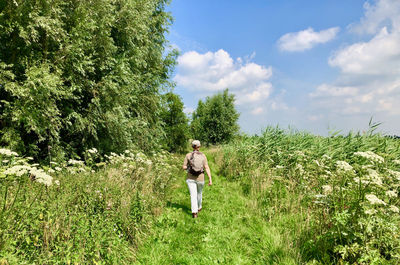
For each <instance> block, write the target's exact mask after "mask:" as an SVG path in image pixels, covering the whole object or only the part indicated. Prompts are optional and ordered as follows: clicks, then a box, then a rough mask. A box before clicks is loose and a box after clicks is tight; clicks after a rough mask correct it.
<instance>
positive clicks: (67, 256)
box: [0, 148, 177, 264]
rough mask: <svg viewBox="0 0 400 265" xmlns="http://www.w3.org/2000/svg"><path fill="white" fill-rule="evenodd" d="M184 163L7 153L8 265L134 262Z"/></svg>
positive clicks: (128, 155) (2, 257) (4, 251)
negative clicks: (39, 160)
mask: <svg viewBox="0 0 400 265" xmlns="http://www.w3.org/2000/svg"><path fill="white" fill-rule="evenodd" d="M175 161H176V158H175V157H174V156H173V155H170V154H168V153H166V152H161V151H160V152H158V153H152V154H147V155H145V154H144V153H142V152H139V151H130V150H126V151H125V152H124V153H123V154H115V153H111V154H110V155H109V156H105V157H99V155H98V152H97V150H96V149H94V148H92V149H89V150H88V151H87V152H86V155H85V159H84V160H77V159H70V160H68V161H65V162H63V163H57V162H50V164H49V165H47V166H43V165H42V166H41V165H39V164H35V163H32V158H29V157H21V156H19V155H18V154H17V153H16V152H13V151H11V150H9V149H5V148H2V149H0V163H1V167H0V183H1V199H0V205H1V208H0V218H1V221H0V264H132V263H133V262H134V260H135V258H134V257H135V250H136V248H137V246H138V244H140V240H142V239H143V238H144V235H145V234H146V231H147V230H148V229H149V227H151V224H152V222H153V221H154V216H158V215H159V214H160V212H161V210H160V209H161V207H162V206H163V205H164V202H163V201H164V200H163V198H164V196H165V191H166V187H167V186H168V183H169V181H170V179H171V176H173V175H174V174H175V175H176V169H177V168H176V166H175V164H176V163H175Z"/></svg>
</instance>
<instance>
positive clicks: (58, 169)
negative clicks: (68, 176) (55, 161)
mask: <svg viewBox="0 0 400 265" xmlns="http://www.w3.org/2000/svg"><path fill="white" fill-rule="evenodd" d="M54 169H55V170H56V171H61V170H62V168H61V167H55V168H54Z"/></svg>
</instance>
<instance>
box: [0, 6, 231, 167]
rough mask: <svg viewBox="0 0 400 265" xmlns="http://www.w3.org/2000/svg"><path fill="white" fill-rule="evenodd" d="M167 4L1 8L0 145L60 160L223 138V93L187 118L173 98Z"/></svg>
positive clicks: (178, 147) (227, 112)
mask: <svg viewBox="0 0 400 265" xmlns="http://www.w3.org/2000/svg"><path fill="white" fill-rule="evenodd" d="M167 2H168V1H167V0H140V1H139V0H98V1H63V0H39V1H38V0H5V1H1V2H0V145H7V146H9V147H11V148H12V149H13V150H16V151H18V152H20V153H21V154H25V155H27V156H33V157H36V158H37V159H48V158H49V157H53V158H54V159H62V158H65V157H70V156H73V155H77V156H80V155H82V153H83V152H84V150H87V149H88V148H92V147H95V148H97V149H98V150H100V151H101V152H103V153H107V152H122V151H123V150H126V149H134V148H136V149H140V150H144V151H150V150H154V149H155V148H165V149H168V150H170V151H182V150H184V149H185V145H186V143H187V140H188V138H191V137H192V138H193V137H195V138H197V139H200V140H203V141H205V142H209V143H213V144H214V143H220V142H224V141H226V140H229V139H230V138H231V137H232V136H233V135H234V134H235V133H237V131H238V126H237V119H238V114H237V112H236V111H235V109H234V105H233V102H234V98H233V96H232V95H229V93H228V91H225V92H223V93H222V94H218V95H216V96H214V97H209V98H207V99H206V100H205V101H204V102H203V101H199V105H198V108H197V110H196V111H195V112H194V113H193V115H192V117H191V119H189V118H188V117H187V116H186V115H185V114H184V112H183V103H182V100H181V98H180V97H179V96H178V95H176V94H174V93H173V92H172V91H173V86H174V84H173V83H172V82H171V79H170V77H171V74H172V71H173V69H174V66H175V64H176V57H177V55H178V53H177V51H176V50H171V49H169V48H168V47H169V46H168V41H167V40H166V38H165V35H166V32H167V31H168V28H169V26H170V25H171V23H172V17H171V15H170V14H169V13H168V12H166V10H165V8H166V5H167ZM189 120H191V122H190V126H189ZM211 129H213V130H211Z"/></svg>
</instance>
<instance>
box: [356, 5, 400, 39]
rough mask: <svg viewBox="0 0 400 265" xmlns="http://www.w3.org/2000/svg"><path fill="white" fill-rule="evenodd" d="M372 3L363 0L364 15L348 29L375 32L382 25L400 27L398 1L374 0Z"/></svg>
mask: <svg viewBox="0 0 400 265" xmlns="http://www.w3.org/2000/svg"><path fill="white" fill-rule="evenodd" d="M374 3H375V5H374V4H371V3H370V2H365V4H364V9H365V15H364V17H363V18H361V21H360V22H359V23H356V24H352V25H350V26H349V28H350V30H351V31H353V32H357V33H360V34H361V33H368V34H375V33H377V32H379V31H380V30H381V29H382V28H383V27H391V28H392V29H395V30H396V29H397V30H398V29H400V17H399V13H400V1H399V0H376V1H374Z"/></svg>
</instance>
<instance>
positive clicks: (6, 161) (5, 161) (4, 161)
mask: <svg viewBox="0 0 400 265" xmlns="http://www.w3.org/2000/svg"><path fill="white" fill-rule="evenodd" d="M2 162H3V163H4V164H6V163H8V162H10V160H3V161H2Z"/></svg>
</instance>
